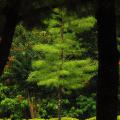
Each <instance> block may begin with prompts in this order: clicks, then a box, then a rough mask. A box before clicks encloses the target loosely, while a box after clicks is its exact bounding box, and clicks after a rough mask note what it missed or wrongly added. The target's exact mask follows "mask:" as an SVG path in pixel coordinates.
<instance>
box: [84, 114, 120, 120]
mask: <svg viewBox="0 0 120 120" xmlns="http://www.w3.org/2000/svg"><path fill="white" fill-rule="evenodd" d="M86 120H96V117H92V118H88V119H86ZM117 120H120V116H119V115H118V116H117Z"/></svg>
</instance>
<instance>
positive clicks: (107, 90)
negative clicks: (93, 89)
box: [97, 0, 119, 120]
mask: <svg viewBox="0 0 120 120" xmlns="http://www.w3.org/2000/svg"><path fill="white" fill-rule="evenodd" d="M97 2H98V3H97V4H98V9H97V22H98V51H99V68H98V81H97V120H117V101H118V98H117V92H118V79H119V74H118V61H119V60H118V51H117V41H116V25H115V23H116V20H115V3H114V0H103V1H101V0H98V1H97Z"/></svg>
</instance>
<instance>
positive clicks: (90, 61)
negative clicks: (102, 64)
mask: <svg viewBox="0 0 120 120" xmlns="http://www.w3.org/2000/svg"><path fill="white" fill-rule="evenodd" d="M40 21H41V23H42V24H41V26H40V27H39V28H33V29H31V30H28V29H26V28H25V27H24V24H23V23H20V24H19V25H18V26H17V27H16V32H15V35H14V41H13V44H12V48H11V53H10V56H9V61H8V63H7V65H6V67H5V69H4V74H3V75H2V77H1V82H0V94H1V96H0V117H1V118H3V117H7V118H13V119H21V118H37V117H38V118H46V119H49V118H52V120H53V118H56V119H57V114H58V109H59V100H60V101H61V103H60V105H61V106H60V108H61V116H62V117H72V118H78V119H85V118H89V117H92V116H95V112H96V102H95V101H96V87H95V86H96V79H97V46H96V29H95V25H96V20H95V18H94V17H93V16H91V15H89V16H84V17H80V16H78V15H77V14H75V13H69V12H67V10H66V9H65V8H63V9H59V8H55V9H52V12H51V14H49V16H47V17H43V19H41V20H40ZM59 88H60V89H59ZM63 120H69V119H68V118H64V119H63ZM75 120H76V119H75Z"/></svg>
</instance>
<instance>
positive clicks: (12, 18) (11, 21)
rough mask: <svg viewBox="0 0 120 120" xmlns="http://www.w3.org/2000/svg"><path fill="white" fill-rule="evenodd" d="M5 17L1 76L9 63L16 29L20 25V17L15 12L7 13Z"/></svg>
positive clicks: (1, 51)
mask: <svg viewBox="0 0 120 120" xmlns="http://www.w3.org/2000/svg"><path fill="white" fill-rule="evenodd" d="M5 17H6V21H5V25H4V28H3V31H2V34H1V35H0V75H1V74H2V72H3V69H4V66H5V64H6V62H7V59H8V56H9V52H10V48H11V44H12V39H13V35H14V31H15V27H16V25H17V23H18V17H17V14H16V13H15V12H14V11H11V12H9V13H7V14H6V16H5Z"/></svg>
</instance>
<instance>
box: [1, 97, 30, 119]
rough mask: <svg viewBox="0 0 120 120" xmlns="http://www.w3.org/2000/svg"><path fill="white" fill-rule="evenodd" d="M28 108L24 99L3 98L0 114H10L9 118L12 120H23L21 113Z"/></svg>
mask: <svg viewBox="0 0 120 120" xmlns="http://www.w3.org/2000/svg"><path fill="white" fill-rule="evenodd" d="M27 107H28V102H27V101H26V100H25V99H20V97H19V96H18V97H16V98H5V99H4V100H2V101H1V103H0V108H1V113H3V114H4V113H7V112H9V113H10V115H11V116H10V117H11V118H14V119H21V118H23V113H22V111H23V110H24V109H26V108H27Z"/></svg>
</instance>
